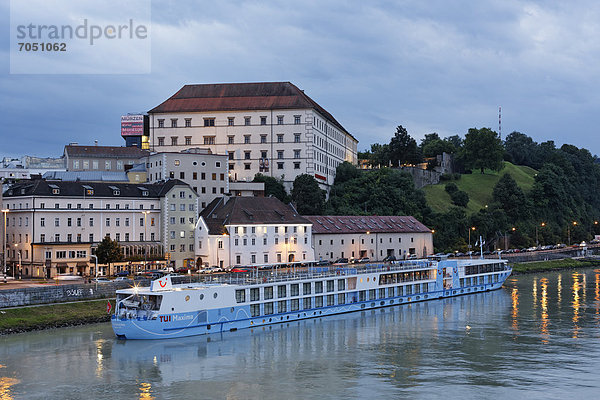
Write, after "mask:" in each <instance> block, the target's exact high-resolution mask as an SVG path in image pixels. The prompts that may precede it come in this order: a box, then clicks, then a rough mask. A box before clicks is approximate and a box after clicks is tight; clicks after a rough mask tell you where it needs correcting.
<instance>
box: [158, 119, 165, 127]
mask: <svg viewBox="0 0 600 400" xmlns="http://www.w3.org/2000/svg"><path fill="white" fill-rule="evenodd" d="M158 127H159V128H164V127H165V120H164V119H159V120H158Z"/></svg>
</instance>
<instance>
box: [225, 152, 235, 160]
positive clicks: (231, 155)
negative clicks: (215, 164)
mask: <svg viewBox="0 0 600 400" xmlns="http://www.w3.org/2000/svg"><path fill="white" fill-rule="evenodd" d="M234 154H235V153H234V152H233V151H228V152H227V155H228V156H229V159H230V160H233V157H234Z"/></svg>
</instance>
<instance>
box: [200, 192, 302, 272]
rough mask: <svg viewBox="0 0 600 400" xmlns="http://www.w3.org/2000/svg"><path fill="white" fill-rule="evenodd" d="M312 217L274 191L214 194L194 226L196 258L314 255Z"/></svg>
mask: <svg viewBox="0 0 600 400" xmlns="http://www.w3.org/2000/svg"><path fill="white" fill-rule="evenodd" d="M313 254H314V253H313V249H312V237H311V223H310V222H309V221H308V220H306V219H305V218H303V217H301V216H300V215H298V212H297V211H296V210H295V209H294V208H293V207H292V206H291V205H285V204H283V203H282V202H281V201H279V200H278V199H276V198H274V197H267V198H265V197H231V198H229V199H227V198H220V199H215V200H214V201H213V202H212V203H210V204H209V205H208V206H207V207H206V208H205V209H204V210H203V211H202V213H201V214H200V218H199V220H198V224H197V226H196V257H197V259H196V264H197V265H205V266H213V265H216V266H219V267H221V268H227V267H235V266H244V265H248V266H250V265H265V264H281V263H290V262H312V261H314V257H313Z"/></svg>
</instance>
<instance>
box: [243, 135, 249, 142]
mask: <svg viewBox="0 0 600 400" xmlns="http://www.w3.org/2000/svg"><path fill="white" fill-rule="evenodd" d="M244 144H250V135H244Z"/></svg>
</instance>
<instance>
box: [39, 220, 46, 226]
mask: <svg viewBox="0 0 600 400" xmlns="http://www.w3.org/2000/svg"><path fill="white" fill-rule="evenodd" d="M40 226H46V218H40Z"/></svg>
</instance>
